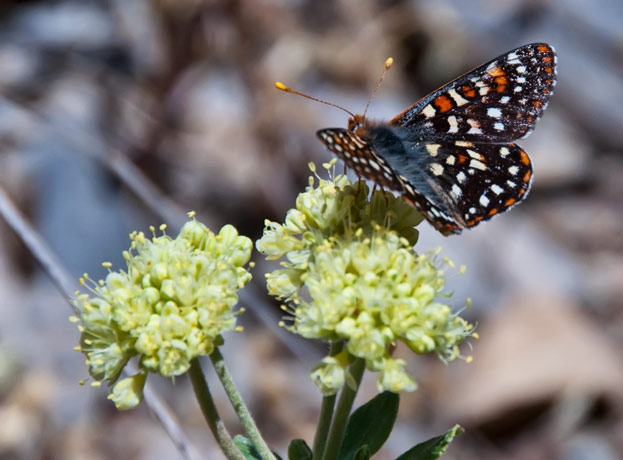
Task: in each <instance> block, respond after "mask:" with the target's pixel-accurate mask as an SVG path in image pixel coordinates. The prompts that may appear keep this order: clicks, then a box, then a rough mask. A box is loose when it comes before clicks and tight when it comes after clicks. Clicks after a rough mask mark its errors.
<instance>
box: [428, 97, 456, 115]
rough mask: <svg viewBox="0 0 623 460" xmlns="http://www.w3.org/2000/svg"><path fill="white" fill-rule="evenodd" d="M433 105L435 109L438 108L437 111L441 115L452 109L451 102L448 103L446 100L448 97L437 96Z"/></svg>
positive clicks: (448, 100)
mask: <svg viewBox="0 0 623 460" xmlns="http://www.w3.org/2000/svg"><path fill="white" fill-rule="evenodd" d="M433 104H435V105H436V106H437V107H439V111H440V112H441V113H444V112H447V111H448V110H450V109H451V108H452V101H450V99H449V98H448V96H443V95H442V96H438V97H437V98H436V99H435V100H434V101H433Z"/></svg>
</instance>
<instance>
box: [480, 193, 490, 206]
mask: <svg viewBox="0 0 623 460" xmlns="http://www.w3.org/2000/svg"><path fill="white" fill-rule="evenodd" d="M478 202H479V203H480V204H481V205H482V206H484V207H486V206H487V205H488V204H489V198H487V196H486V195H485V194H484V193H483V194H482V195H480V199H479V200H478Z"/></svg>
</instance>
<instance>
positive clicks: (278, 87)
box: [275, 81, 355, 117]
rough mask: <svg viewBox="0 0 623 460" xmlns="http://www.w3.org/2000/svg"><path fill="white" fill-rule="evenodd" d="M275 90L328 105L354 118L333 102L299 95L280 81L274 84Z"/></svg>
mask: <svg viewBox="0 0 623 460" xmlns="http://www.w3.org/2000/svg"><path fill="white" fill-rule="evenodd" d="M275 88H277V89H278V90H281V91H285V92H286V93H292V94H296V95H298V96H302V97H304V98H306V99H311V100H312V101H316V102H320V103H321V104H326V105H330V106H332V107H335V108H337V109H340V110H343V111H344V112H346V113H347V114H349V115H350V116H351V117H354V116H355V114H354V113H352V112H351V111H350V110H346V109H345V108H344V107H342V106H341V105H337V104H334V103H333V102H329V101H325V100H323V99H318V98H317V97H313V96H309V95H307V94H305V93H301V92H299V91H294V90H293V89H292V88H288V87H287V86H286V85H284V84H283V83H281V82H280V81H277V82H275Z"/></svg>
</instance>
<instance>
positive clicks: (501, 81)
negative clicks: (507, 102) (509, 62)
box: [494, 75, 508, 93]
mask: <svg viewBox="0 0 623 460" xmlns="http://www.w3.org/2000/svg"><path fill="white" fill-rule="evenodd" d="M494 81H495V82H496V83H497V84H498V86H497V87H496V88H495V90H496V91H497V92H498V93H503V92H504V91H506V85H507V84H508V79H507V78H506V77H505V76H504V75H501V76H499V77H495V80H494Z"/></svg>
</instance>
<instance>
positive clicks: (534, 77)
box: [390, 43, 556, 142]
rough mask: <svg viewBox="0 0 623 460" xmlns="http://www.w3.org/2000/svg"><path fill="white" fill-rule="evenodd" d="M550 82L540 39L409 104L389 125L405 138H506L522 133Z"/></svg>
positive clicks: (550, 64) (549, 62)
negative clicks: (406, 133)
mask: <svg viewBox="0 0 623 460" xmlns="http://www.w3.org/2000/svg"><path fill="white" fill-rule="evenodd" d="M555 84H556V54H555V52H554V50H553V48H552V47H551V46H549V45H547V44H544V43H533V44H531V45H525V46H522V47H520V48H517V49H515V50H513V51H510V52H508V53H506V54H503V55H502V56H500V57H498V58H496V59H494V60H492V61H491V62H488V63H486V64H484V65H482V66H480V67H478V68H476V69H474V70H472V71H471V72H468V73H466V74H465V75H462V76H461V77H459V78H457V79H456V80H454V81H452V82H450V83H448V84H447V85H445V86H443V87H442V88H440V89H438V90H436V91H434V92H432V93H431V94H429V95H428V96H426V97H424V98H422V99H421V100H420V101H418V102H417V103H415V104H414V105H413V106H411V107H409V108H408V109H407V110H405V111H404V112H403V113H401V114H400V115H398V116H396V117H395V118H394V119H393V120H392V121H391V122H390V124H392V125H395V126H398V127H401V128H403V129H405V130H406V131H407V132H408V133H409V135H410V137H411V140H429V139H448V140H453V139H461V140H465V141H473V142H483V141H484V142H510V141H513V140H516V139H519V138H522V137H525V136H526V135H528V134H529V133H530V132H531V131H532V130H533V129H534V125H535V123H536V121H537V120H538V119H539V118H540V117H541V114H542V113H543V110H544V109H545V107H546V106H547V103H548V101H549V98H550V96H551V94H552V92H553V88H554V86H555Z"/></svg>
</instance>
